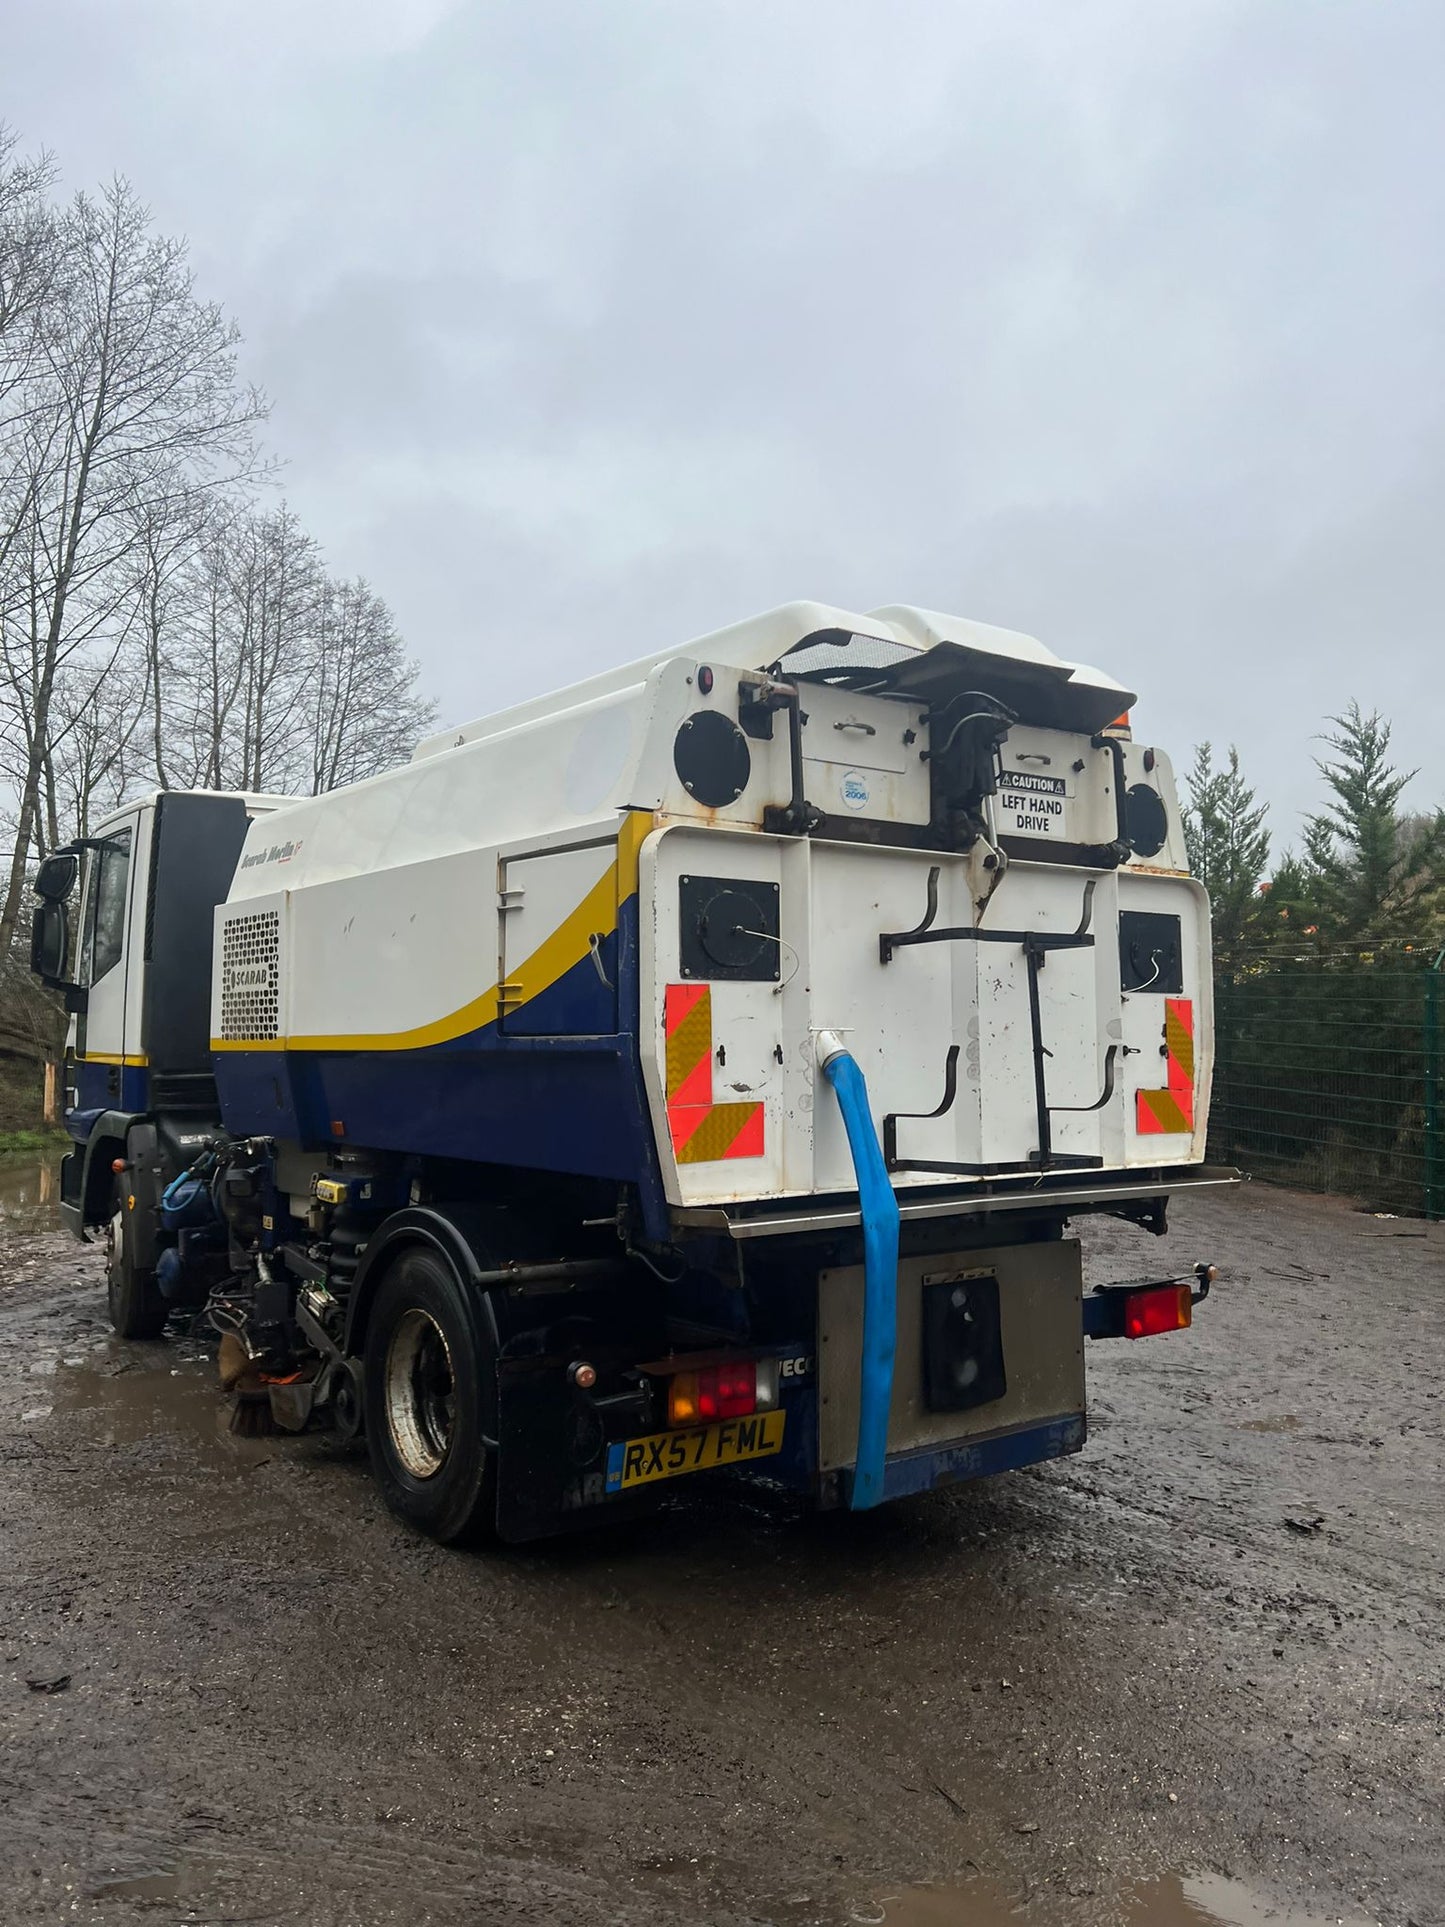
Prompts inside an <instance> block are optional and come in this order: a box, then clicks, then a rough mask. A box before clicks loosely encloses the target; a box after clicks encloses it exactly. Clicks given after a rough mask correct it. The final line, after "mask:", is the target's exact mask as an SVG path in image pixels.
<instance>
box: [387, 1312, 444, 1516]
mask: <svg viewBox="0 0 1445 1927" xmlns="http://www.w3.org/2000/svg"><path fill="white" fill-rule="evenodd" d="M385 1403H386V1423H387V1430H388V1431H389V1432H390V1433H391V1438H392V1443H393V1444H394V1445H395V1447H396V1454H397V1457H398V1458H399V1459H400V1460H401V1463H402V1466H403V1468H404V1469H405V1470H406V1471H407V1472H408V1473H409V1474H410V1476H411V1477H412V1478H414V1479H430V1478H434V1477H435V1476H436V1474H437V1473H438V1472H440V1471H441V1469H442V1467H443V1465H445V1463H446V1458H447V1454H448V1452H450V1450H451V1446H452V1432H453V1429H454V1427H455V1425H456V1380H455V1378H454V1377H453V1374H452V1354H451V1347H450V1346H449V1345H448V1344H447V1340H446V1333H445V1332H444V1331H443V1330H442V1328H441V1326H440V1325H439V1324H438V1323H437V1322H436V1320H435V1319H434V1318H433V1317H432V1315H431V1313H430V1312H425V1311H423V1310H422V1309H421V1308H420V1306H416V1305H414V1306H412V1308H411V1309H410V1310H409V1311H405V1312H403V1313H402V1315H401V1318H400V1320H399V1321H398V1323H397V1327H396V1330H395V1331H394V1332H393V1333H392V1336H391V1343H390V1344H389V1345H388V1346H387V1349H386V1376H385Z"/></svg>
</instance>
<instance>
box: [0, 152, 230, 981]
mask: <svg viewBox="0 0 1445 1927" xmlns="http://www.w3.org/2000/svg"><path fill="white" fill-rule="evenodd" d="M59 233H60V240H61V248H60V259H61V266H60V268H59V270H58V272H57V281H56V284H55V285H54V286H53V287H52V290H51V298H50V301H49V303H48V306H47V312H46V316H45V319H44V322H43V325H42V327H41V330H40V350H41V352H40V357H39V365H38V369H37V371H36V372H35V373H33V374H32V376H31V378H30V380H31V384H32V385H35V384H38V385H39V389H40V394H39V396H38V398H36V399H35V400H34V401H33V402H32V404H31V406H30V408H29V410H28V413H27V416H26V420H25V426H24V435H23V443H22V468H23V473H24V480H25V493H26V495H27V497H28V501H27V506H26V513H25V520H24V523H23V524H22V528H21V531H20V533H19V536H18V539H17V543H16V548H17V549H20V548H21V547H23V549H24V555H25V563H26V567H25V570H24V572H23V577H22V584H21V587H22V589H23V591H24V600H23V611H22V619H17V617H16V610H15V598H14V597H13V596H12V598H11V599H10V601H9V604H8V606H6V605H0V625H3V626H0V676H3V678H4V680H5V683H6V685H7V687H8V688H9V689H10V690H12V691H18V692H19V696H20V700H21V702H22V703H23V705H24V708H25V712H26V716H27V719H28V721H27V738H28V741H27V753H26V757H25V770H24V774H23V779H22V782H21V785H20V797H19V815H18V820H17V824H16V834H15V845H14V850H13V854H12V859H11V863H10V871H9V877H8V881H7V884H6V889H5V894H4V900H3V904H0V954H3V953H5V952H7V951H8V949H9V946H10V942H11V939H12V936H13V933H14V930H15V926H16V923H17V920H18V917H19V913H20V905H21V898H22V892H23V887H24V880H25V871H26V864H27V862H28V859H29V856H30V852H31V847H32V844H33V843H34V841H35V839H36V833H37V828H38V825H39V821H40V812H41V808H42V800H43V791H44V783H45V767H46V758H47V754H48V748H49V743H50V730H51V706H52V702H53V698H54V691H55V684H56V678H57V677H58V675H59V674H60V672H61V670H62V668H64V667H66V666H67V665H73V666H78V663H79V661H80V660H82V659H83V658H84V656H85V654H86V653H87V652H88V650H89V649H90V648H91V646H92V645H95V644H102V647H101V650H100V654H99V656H98V658H97V661H96V683H97V686H98V683H99V680H100V677H101V676H103V675H105V674H107V673H108V672H109V669H110V667H111V665H112V664H113V662H114V660H115V657H116V655H117V654H118V652H119V649H120V647H121V646H122V642H121V641H120V640H116V637H117V634H118V633H120V634H121V635H122V636H123V634H124V630H125V627H126V618H127V616H129V617H133V615H134V594H133V591H134V582H135V576H136V573H137V572H136V569H135V566H134V564H135V557H136V555H137V551H138V549H139V548H140V547H141V546H143V537H142V531H143V530H144V529H145V527H146V526H147V519H148V515H149V513H150V511H151V510H152V509H153V508H154V507H155V506H156V505H157V504H158V503H160V502H162V501H164V499H165V498H166V496H167V495H168V493H169V492H170V491H172V490H173V489H174V488H175V484H176V476H177V474H178V473H184V474H185V475H186V476H187V478H188V480H189V484H190V486H191V487H192V488H194V489H204V488H208V487H209V488H214V487H220V486H227V485H233V484H234V482H235V481H236V479H237V478H238V477H240V476H243V475H244V474H245V473H246V472H247V471H248V470H249V469H250V468H251V466H252V465H253V463H254V461H255V447H254V441H253V431H254V427H255V424H256V423H257V422H258V421H259V420H260V418H261V416H262V415H263V413H264V405H263V403H262V401H261V398H260V397H259V396H258V395H257V394H256V393H255V391H254V390H247V389H245V388H243V387H242V386H241V385H240V384H239V383H238V380H237V373H236V352H235V351H236V342H237V331H236V328H235V326H234V324H233V323H231V322H229V321H227V320H226V318H225V317H224V315H223V314H222V312H221V310H220V309H219V308H218V307H217V306H216V305H215V304H214V303H210V302H204V301H201V300H200V299H198V298H197V295H196V293H195V289H194V286H193V282H192V277H191V275H190V273H189V271H188V269H187V267H186V254H185V247H184V244H183V243H181V242H177V241H171V240H167V239H164V238H160V237H157V236H154V235H152V234H151V233H150V231H149V215H148V213H147V210H146V209H145V208H144V207H143V206H142V205H141V204H140V202H139V201H138V200H137V199H136V197H135V195H134V194H133V193H132V191H131V189H130V188H129V186H128V185H127V184H126V183H125V182H124V181H117V182H115V183H114V184H113V185H112V186H111V187H110V188H109V189H107V191H106V192H105V193H104V194H103V195H102V196H101V197H100V198H99V199H98V200H93V199H91V198H90V197H88V196H85V195H78V196H77V197H76V199H75V200H74V202H73V203H72V204H71V206H70V208H69V209H68V210H67V211H66V212H65V214H64V215H63V217H62V218H61V221H60V223H59ZM107 641H108V642H111V643H112V644H113V647H111V648H110V649H109V650H108V651H107V649H106V648H105V647H104V646H103V644H104V643H105V642H107Z"/></svg>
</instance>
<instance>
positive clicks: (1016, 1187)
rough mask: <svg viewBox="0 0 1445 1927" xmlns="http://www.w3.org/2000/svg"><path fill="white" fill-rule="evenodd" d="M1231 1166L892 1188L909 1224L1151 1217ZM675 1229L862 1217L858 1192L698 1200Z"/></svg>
mask: <svg viewBox="0 0 1445 1927" xmlns="http://www.w3.org/2000/svg"><path fill="white" fill-rule="evenodd" d="M1239 1182H1240V1176H1239V1173H1238V1171H1235V1170H1233V1169H1231V1168H1230V1167H1229V1166H1227V1165H1212V1164H1198V1165H1184V1166H1175V1167H1174V1168H1172V1169H1170V1168H1151V1169H1149V1170H1143V1171H1118V1172H1111V1173H1108V1174H1103V1173H1101V1174H1099V1175H1098V1176H1094V1175H1091V1176H1090V1177H1089V1178H1088V1179H1086V1180H1081V1179H1080V1178H1079V1177H1078V1175H1077V1174H1076V1173H1068V1172H1059V1173H1057V1174H1050V1175H1044V1176H1040V1177H1021V1178H990V1179H985V1180H982V1181H980V1182H978V1183H976V1184H951V1185H948V1186H947V1187H946V1188H944V1187H939V1188H937V1189H935V1188H934V1187H932V1186H928V1187H923V1186H920V1187H919V1188H917V1189H913V1188H912V1187H907V1188H905V1187H901V1186H895V1190H896V1191H897V1195H898V1215H899V1217H900V1218H901V1219H902V1220H903V1222H904V1223H905V1224H906V1223H907V1222H908V1221H909V1220H910V1219H921V1218H978V1219H988V1218H993V1217H997V1216H998V1215H1000V1214H1001V1213H1003V1212H1009V1211H1045V1212H1047V1211H1057V1212H1062V1213H1064V1214H1065V1215H1082V1214H1085V1213H1088V1212H1091V1211H1093V1212H1105V1213H1108V1212H1117V1213H1118V1214H1119V1215H1121V1216H1125V1217H1141V1216H1147V1215H1148V1212H1149V1209H1150V1207H1151V1205H1154V1204H1156V1203H1162V1202H1163V1201H1164V1200H1166V1199H1168V1198H1171V1197H1179V1196H1180V1195H1182V1194H1183V1193H1186V1192H1190V1191H1210V1190H1218V1189H1220V1188H1222V1187H1224V1186H1226V1185H1231V1184H1238V1183H1239ZM671 1215H672V1222H673V1224H674V1226H675V1228H676V1229H677V1230H678V1231H683V1232H686V1231H713V1232H718V1231H721V1232H725V1233H726V1234H727V1235H728V1236H729V1237H731V1238H781V1237H787V1236H789V1235H790V1234H791V1235H794V1236H796V1235H799V1234H807V1233H816V1232H820V1231H821V1232H827V1231H846V1230H848V1229H849V1228H850V1227H852V1226H855V1225H858V1224H861V1223H862V1217H863V1214H862V1211H861V1209H860V1208H859V1204H858V1200H857V1198H856V1197H851V1198H850V1197H832V1198H795V1199H790V1200H786V1201H782V1202H779V1201H778V1200H775V1199H768V1200H765V1201H764V1202H762V1203H757V1204H722V1205H695V1206H688V1207H684V1208H682V1209H674V1210H673V1212H672V1214H671Z"/></svg>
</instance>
